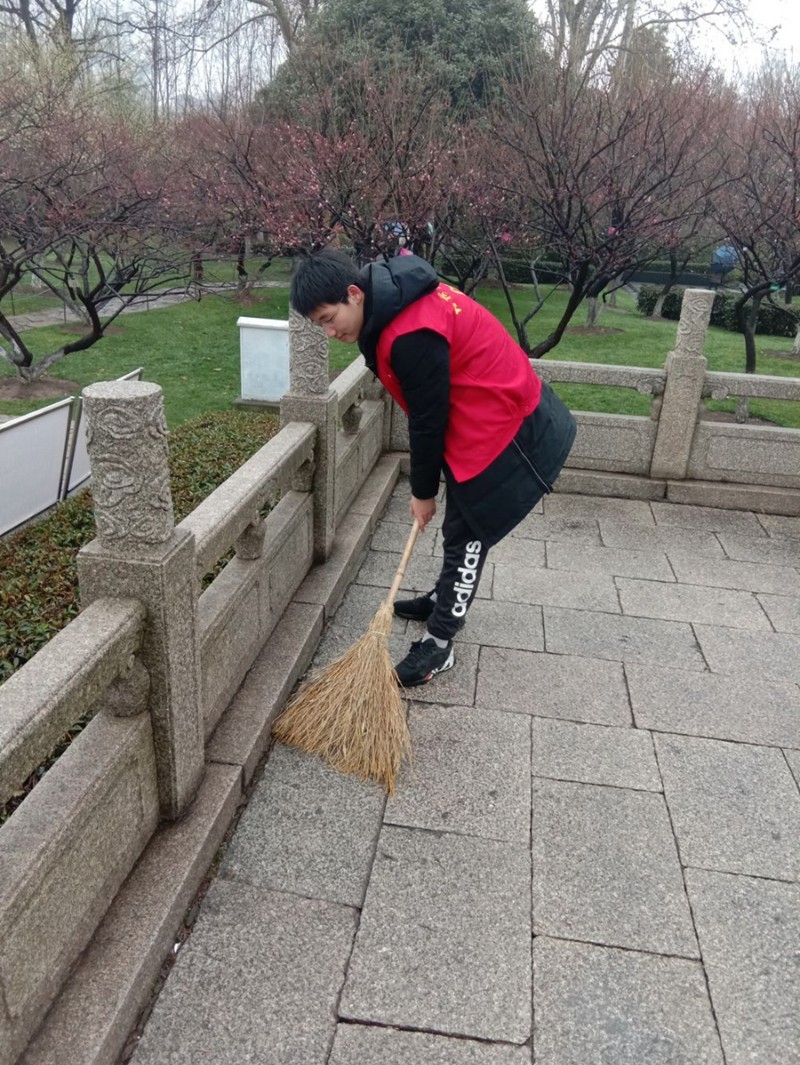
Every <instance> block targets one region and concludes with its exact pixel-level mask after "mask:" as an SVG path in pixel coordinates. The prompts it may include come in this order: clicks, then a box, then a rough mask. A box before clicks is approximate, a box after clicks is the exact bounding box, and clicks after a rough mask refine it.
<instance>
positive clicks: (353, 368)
mask: <svg viewBox="0 0 800 1065" xmlns="http://www.w3.org/2000/svg"><path fill="white" fill-rule="evenodd" d="M371 378H372V373H371V372H370V371H369V370H368V369H367V367H366V364H365V362H364V356H363V355H359V356H358V358H357V359H355V360H354V361H353V362H351V363H350V365H349V366H348V367H347V369H345V370H342V372H341V373H340V374H339V376H338V377H337V378H335V380H333V381H332V382H331V388H332V390H333V391H334V392H335V393H336V396H337V400H338V417H339V421H340V422H341V423H342V428H343V429H344V431H345V432H348V433H351V432H355V431H356V430H357V429H358V425H359V418H358V416H355V417H353V416H352V415H351V412H352V411H353V408H354V407H357V406H358V404H359V403H361V401H362V400H363V399H364V396H365V394H366V391H367V388H368V386H369V384H370V381H371Z"/></svg>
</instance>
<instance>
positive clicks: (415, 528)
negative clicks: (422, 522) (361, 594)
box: [387, 518, 419, 603]
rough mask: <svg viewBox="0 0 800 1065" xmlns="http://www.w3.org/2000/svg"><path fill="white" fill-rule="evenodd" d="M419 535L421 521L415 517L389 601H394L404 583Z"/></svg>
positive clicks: (390, 590) (390, 591)
mask: <svg viewBox="0 0 800 1065" xmlns="http://www.w3.org/2000/svg"><path fill="white" fill-rule="evenodd" d="M418 535H419V522H418V521H417V519H416V518H414V524H413V525H412V526H411V532H410V533H409V534H408V540H407V541H406V546H405V550H404V551H403V557H402V558H401V559H400V565H399V566H398V567H397V573H395V575H394V580H393V581H392V587H391V588H390V589H389V597H388V599H387V602H388V603H393V602H394V597H395V596H396V595H397V592H398V589H399V588H400V585H401V584H402V583H403V577H405V575H406V566H407V565H408V560H409V559H410V558H411V552H412V551H413V550H414V544H415V543H416V542H417V536H418Z"/></svg>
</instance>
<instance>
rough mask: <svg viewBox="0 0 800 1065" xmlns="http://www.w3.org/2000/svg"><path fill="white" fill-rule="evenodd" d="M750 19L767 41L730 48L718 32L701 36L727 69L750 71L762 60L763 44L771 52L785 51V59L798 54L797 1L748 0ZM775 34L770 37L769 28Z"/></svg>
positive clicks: (799, 13) (799, 3) (799, 9)
mask: <svg viewBox="0 0 800 1065" xmlns="http://www.w3.org/2000/svg"><path fill="white" fill-rule="evenodd" d="M750 11H751V16H752V18H753V21H754V22H755V23H756V24H757V25H758V26H759V27H760V34H759V36H762V37H763V39H764V40H766V41H767V42H768V43H767V44H766V45H764V44H763V43H758V42H757V41H754V42H753V43H752V44H749V45H748V44H746V43H745V44H743V45H740V46H737V47H735V48H734V47H732V46H731V45H729V44H728V43H727V41H726V40H725V39H724V37H723V36H722V35H721V34H719V33H714V32H713V31H709V32H707V33H706V34H704V35H703V36H704V37H706V38H707V40H708V45H707V48H708V52H709V54H710V55H712V56H713V57H714V58H715V59H716V60H717V62H718V63H719V64H720V66H723V67H724V68H725V69H726V70H733V69H734V68H735V67H737V66H738V67H739V68H740V69H742V70H745V71H746V70H748V69H750V70H752V69H753V68H755V67H757V66H758V65H759V63H760V61H761V57H762V55H763V53H764V49H765V47H766V48H768V49H769V51H770V52H774V53H777V54H784V55H785V57H786V58H788V59H791V58H792V55H793V56H794V58H795V59H797V58H798V57H800V0H751V4H750ZM775 27H778V31H777V33H776V34H775V35H774V37H772V39H771V40H770V35H771V33H772V30H773V29H775Z"/></svg>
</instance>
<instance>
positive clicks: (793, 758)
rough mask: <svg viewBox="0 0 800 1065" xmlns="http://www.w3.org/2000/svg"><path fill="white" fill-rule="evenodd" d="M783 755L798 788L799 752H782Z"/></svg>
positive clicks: (799, 781) (799, 779)
mask: <svg viewBox="0 0 800 1065" xmlns="http://www.w3.org/2000/svg"><path fill="white" fill-rule="evenodd" d="M783 753H784V755H785V757H786V761H787V762H788V764H789V768H790V769H791V771H792V774H793V776H794V779H795V780H796V782H797V786H798V788H800V751H784V752H783Z"/></svg>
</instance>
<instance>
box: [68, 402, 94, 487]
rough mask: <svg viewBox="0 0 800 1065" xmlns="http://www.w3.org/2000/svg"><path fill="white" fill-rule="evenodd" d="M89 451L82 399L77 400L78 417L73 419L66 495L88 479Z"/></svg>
mask: <svg viewBox="0 0 800 1065" xmlns="http://www.w3.org/2000/svg"><path fill="white" fill-rule="evenodd" d="M89 473H90V470H89V452H88V451H87V450H86V414H85V413H84V409H83V400H79V405H78V417H77V418H76V419H75V437H74V439H73V444H72V458H71V461H70V465H69V473H68V475H67V476H68V480H67V490H66V492H65V493H64V494H65V495H68V494H69V493H70V492H74V491H75V489H76V488H77V487H78V486H79V485H81V484H83V483H84V481H88V480H89Z"/></svg>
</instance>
